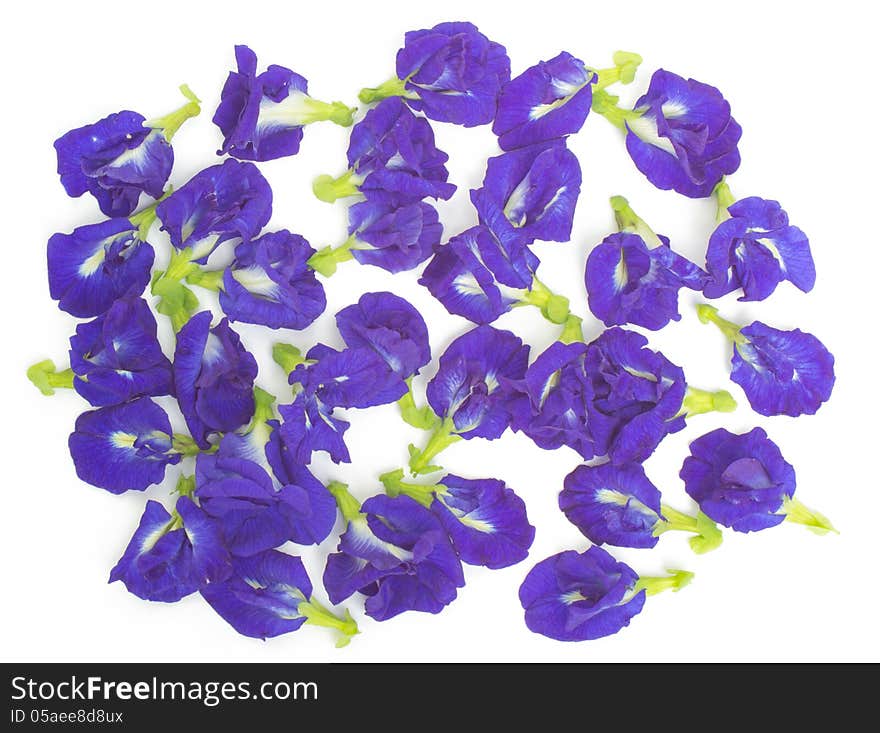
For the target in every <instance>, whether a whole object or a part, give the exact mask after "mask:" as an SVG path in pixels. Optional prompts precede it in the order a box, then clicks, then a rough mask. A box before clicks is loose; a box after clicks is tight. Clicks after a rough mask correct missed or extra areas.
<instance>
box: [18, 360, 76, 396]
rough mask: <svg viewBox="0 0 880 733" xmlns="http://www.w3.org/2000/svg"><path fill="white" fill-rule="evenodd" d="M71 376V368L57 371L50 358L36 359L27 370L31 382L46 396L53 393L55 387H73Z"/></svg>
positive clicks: (72, 375)
mask: <svg viewBox="0 0 880 733" xmlns="http://www.w3.org/2000/svg"><path fill="white" fill-rule="evenodd" d="M73 377H74V374H73V370H72V369H70V368H68V369H64V370H62V371H60V372H59V371H57V370H56V367H55V362H53V361H52V360H51V359H44V360H43V361H38V362H37V363H36V364H33V365H32V366H30V367H28V370H27V378H28V379H29V380H30V382H31V384H33V385H34V387H36V388H37V389H38V390H40V392H42V393H43V394H44V395H46V396H47V397H49V396H51V395H53V394H55V390H56V389H73Z"/></svg>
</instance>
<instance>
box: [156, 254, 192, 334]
mask: <svg viewBox="0 0 880 733" xmlns="http://www.w3.org/2000/svg"><path fill="white" fill-rule="evenodd" d="M192 255H193V252H192V249H190V248H187V249H183V250H178V249H176V248H175V249H173V250H172V252H171V259H170V260H169V262H168V269H167V270H165V271H164V272H163V271H161V270H157V271H156V272H154V273H153V277H152V279H151V281H150V292H151V293H152V294H153V295H155V296H157V297H158V298H159V303H158V304H157V305H156V310H157V311H159V313H161V314H162V315H165V316H168V317H169V318H170V319H171V325H172V327H173V328H174V332H175V333H177V332H178V331H179V330H180V329H181V328H183V325H184V324H185V323H186V322H187V321H188V320H189V318H190V316H191V315H192V314H193V313H195V312H196V310H197V309H198V307H199V299H198V298H197V297H196V295H195V293H193V291H192V290H190V289H189V288H188V287H186V285H184V284H183V282H182V280H184V279H185V278H187V277H189V276H190V275H191V274H193V273H194V272H196V271H197V270H198V269H199V266H198V265H197V264H196V263H194V262H192V261H191V260H192Z"/></svg>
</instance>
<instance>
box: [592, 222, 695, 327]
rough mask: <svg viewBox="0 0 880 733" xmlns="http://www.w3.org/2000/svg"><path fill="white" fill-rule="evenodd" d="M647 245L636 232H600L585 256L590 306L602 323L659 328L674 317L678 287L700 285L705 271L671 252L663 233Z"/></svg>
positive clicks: (693, 287) (677, 313)
mask: <svg viewBox="0 0 880 733" xmlns="http://www.w3.org/2000/svg"><path fill="white" fill-rule="evenodd" d="M658 240H659V242H658V244H657V246H654V247H650V246H649V245H648V244H647V243H646V242H645V240H644V239H643V238H642V237H641V236H639V235H638V234H634V233H630V232H619V233H617V234H611V235H610V236H608V237H605V239H604V240H602V242H601V243H600V244H598V245H597V246H596V247H594V248H593V249H592V251H591V252H590V255H589V257H587V268H586V275H585V281H586V286H587V295H588V300H589V305H590V310H591V311H592V313H593V315H594V316H596V318H598V319H599V320H600V321H602V322H603V323H604V324H605V325H606V326H618V325H623V324H626V323H632V324H635V325H637V326H643V327H645V328H649V329H651V330H652V331H658V330H660V329H661V328H663V327H664V326H665V325H666V324H667V323H669V321H678V320H680V319H681V315H680V314H679V312H678V291H679V290H680V289H681V288H683V287H687V288H691V289H693V290H700V289H701V288H702V286H703V282H704V280H705V277H706V276H705V273H704V272H703V271H702V270H701V269H700V268H699V267H697V266H696V265H695V264H693V263H692V262H690V261H689V260H687V259H685V258H684V257H682V256H680V255H678V254H676V253H675V252H673V251H672V249H671V248H670V247H669V240H668V239H667V238H666V237H659V238H658Z"/></svg>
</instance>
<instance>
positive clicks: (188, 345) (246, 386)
mask: <svg viewBox="0 0 880 733" xmlns="http://www.w3.org/2000/svg"><path fill="white" fill-rule="evenodd" d="M211 318H212V315H211V313H210V311H202V312H201V313H198V314H196V315H195V316H193V317H192V318H191V319H190V320H189V322H187V324H186V325H185V326H184V327H183V328H182V329H181V330H180V333H178V334H177V348H176V349H175V352H174V385H175V392H176V394H177V401H178V404H179V405H180V411H181V412H182V413H183V417H184V419H185V420H186V424H187V427H188V428H189V432H190V434H191V435H192V436H193V438H194V440H195V442H196V444H197V445H198V446H199V447H200V448H202V449H203V450H205V449H208V448H209V447H210V445H211V444H210V442H209V441H208V436H209V435H210V434H211V433H213V432H221V433H225V432H229V431H232V430H235V429H236V428H239V427H241V426H242V425H244V424H246V423H247V422H248V421H249V420H250V419H251V417H252V415H253V414H254V379H255V378H256V376H257V362H256V360H255V359H254V357H253V356H252V355H251V354H250V352H248V351H247V350H246V349H245V348H244V346H243V345H242V343H241V339H240V338H239V336H238V334H237V333H236V332H235V331H233V330H232V329H231V328H230V327H229V321H228V320H227V319H226V318H224V319H223V320H221V321H220V323H218V324H217V325H216V326H214V327H212V326H211Z"/></svg>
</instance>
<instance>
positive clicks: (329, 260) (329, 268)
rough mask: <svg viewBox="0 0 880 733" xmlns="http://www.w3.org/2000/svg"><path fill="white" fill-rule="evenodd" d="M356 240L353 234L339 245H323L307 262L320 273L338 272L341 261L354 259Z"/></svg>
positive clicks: (325, 275)
mask: <svg viewBox="0 0 880 733" xmlns="http://www.w3.org/2000/svg"><path fill="white" fill-rule="evenodd" d="M356 241H357V240H356V239H355V237H354V235H352V236H350V237H349V238H348V239H346V240H345V241H344V242H343V243H342V244H340V245H339V246H338V247H322V248H321V249H319V250H318V251H317V252H315V254H313V255H312V256H311V257H309V260H308V262H307V263H306V264H307V265H308V266H309V267H311V268H312V269H313V270H314V271H315V272H317V273H318V274H320V275H323V276H324V277H330V276H332V275H333V274H334V273H335V272H336V268H337V267H338V266H339V264H340V263H342V262H348V261H349V260H353V259H354V255H353V254H352V253H351V250H352V249H354V245H355V243H356Z"/></svg>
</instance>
